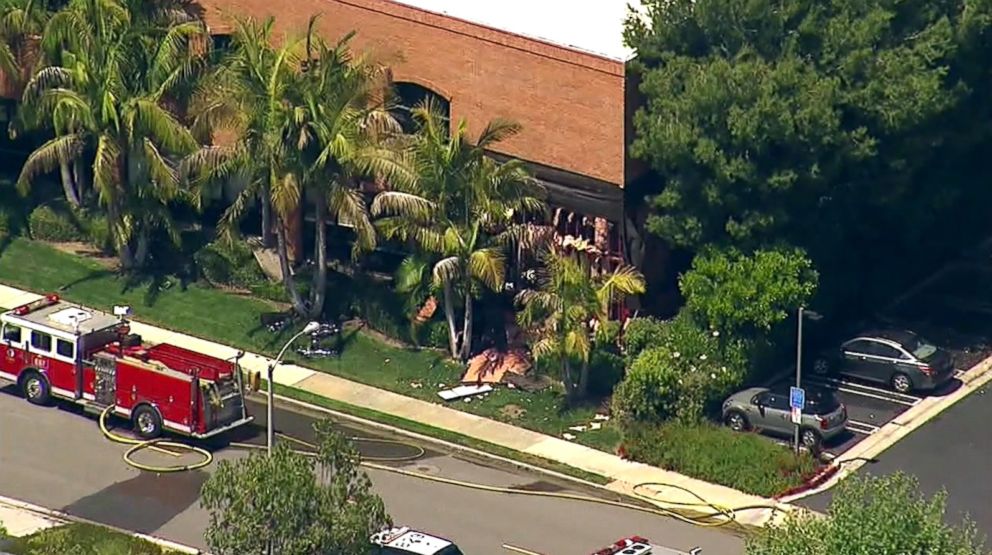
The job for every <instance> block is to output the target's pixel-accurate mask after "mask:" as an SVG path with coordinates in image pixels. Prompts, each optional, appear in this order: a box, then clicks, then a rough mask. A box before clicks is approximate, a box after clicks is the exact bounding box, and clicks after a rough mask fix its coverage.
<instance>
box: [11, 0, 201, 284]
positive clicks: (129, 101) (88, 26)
mask: <svg viewBox="0 0 992 555" xmlns="http://www.w3.org/2000/svg"><path fill="white" fill-rule="evenodd" d="M153 30H154V35H150V34H149V33H151V32H152V31H153ZM205 33H206V30H205V28H204V26H203V24H202V23H200V22H198V21H187V22H183V23H171V22H162V23H161V24H157V25H156V24H153V23H152V22H151V21H148V20H145V19H140V18H139V19H137V20H135V19H134V18H133V17H132V13H131V12H130V11H129V10H128V9H127V6H126V5H125V4H124V3H122V2H121V1H119V0H78V1H73V2H71V3H70V4H69V5H68V6H67V7H66V8H64V9H62V10H60V11H59V12H57V13H55V14H54V15H53V16H52V17H51V19H50V20H49V21H48V24H47V26H46V28H45V32H44V36H43V40H42V44H43V50H44V52H45V57H46V62H48V63H46V64H45V65H44V66H43V67H41V68H40V69H39V70H38V71H37V72H35V74H34V76H33V77H32V78H31V80H30V81H29V82H28V84H27V85H26V86H25V89H24V94H23V102H24V108H25V109H26V110H27V112H28V121H30V122H33V123H34V124H35V125H43V124H44V125H49V126H50V127H51V128H52V130H53V131H54V134H55V137H54V138H52V139H51V140H49V141H48V142H46V143H45V144H43V145H41V146H40V147H39V148H38V149H37V150H35V151H34V152H33V153H31V155H30V156H29V157H28V160H27V162H26V163H25V165H24V167H23V169H22V170H21V175H20V177H19V179H18V186H19V188H20V189H21V191H22V192H26V191H27V189H28V188H29V187H30V185H31V182H32V180H33V179H34V178H35V177H36V176H37V175H40V174H44V173H47V172H50V171H52V170H53V169H54V168H55V167H58V166H60V165H62V164H65V163H66V162H69V161H72V162H79V165H78V168H79V169H78V171H76V172H74V173H75V175H74V176H73V177H74V182H75V189H74V191H72V192H73V193H74V194H73V195H72V196H73V198H71V199H70V200H71V201H74V202H76V203H78V202H79V201H80V200H81V199H82V198H83V196H84V195H85V192H86V179H85V177H84V172H83V171H82V168H83V167H84V166H89V169H90V170H91V172H92V176H93V181H92V183H93V188H94V191H95V192H96V193H97V195H98V201H99V204H100V205H102V206H103V207H104V208H105V209H106V212H107V217H108V223H109V225H110V231H111V238H112V240H113V243H114V246H115V249H116V251H117V254H118V256H119V258H120V263H121V268H122V270H124V271H131V270H134V269H137V268H139V267H141V266H143V265H144V263H145V261H146V259H147V256H148V253H149V244H150V240H151V234H152V232H153V231H154V230H155V229H156V228H164V229H165V231H166V232H168V233H169V235H170V236H171V237H172V238H173V239H174V240H178V239H177V234H176V232H175V228H174V226H173V225H172V221H171V218H170V215H169V210H168V207H169V204H170V203H172V202H173V201H176V200H179V199H181V198H182V197H183V194H182V190H181V188H180V186H179V179H178V174H177V160H178V159H179V158H180V157H182V156H186V155H189V154H191V153H193V152H195V151H196V149H197V148H198V144H197V142H196V141H195V140H194V138H193V135H192V133H191V132H190V130H189V129H188V128H187V127H186V126H185V125H183V123H182V122H181V121H180V120H179V119H178V118H177V116H176V115H175V114H174V113H172V112H170V111H169V110H168V109H167V108H166V107H165V106H164V101H165V99H166V97H167V95H168V94H169V92H170V90H172V89H173V88H174V87H176V86H177V85H179V84H180V83H183V82H184V81H185V80H187V79H189V78H190V77H191V76H193V75H194V74H195V73H196V69H197V67H199V66H200V65H201V64H202V61H203V59H204V55H203V54H204V53H203V52H202V49H200V48H198V47H197V44H199V43H200V41H202V40H203V37H204V36H205ZM150 36H153V37H154V38H155V40H151V39H150V38H149V37H150ZM53 60H54V62H53ZM68 193H70V191H68V190H67V194H68Z"/></svg>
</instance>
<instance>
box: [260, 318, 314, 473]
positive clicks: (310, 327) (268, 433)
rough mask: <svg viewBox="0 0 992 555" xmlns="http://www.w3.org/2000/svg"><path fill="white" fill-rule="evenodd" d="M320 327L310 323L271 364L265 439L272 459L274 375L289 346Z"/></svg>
mask: <svg viewBox="0 0 992 555" xmlns="http://www.w3.org/2000/svg"><path fill="white" fill-rule="evenodd" d="M319 327H320V323H319V322H310V323H308V324H307V325H306V326H304V328H303V329H302V330H300V332H299V333H297V334H296V335H294V336H293V337H290V338H289V341H287V342H286V344H285V345H283V346H282V350H280V351H279V355H278V356H277V357H276V359H275V360H273V361H272V362H270V363H269V373H268V375H269V402H268V403H267V405H268V406H266V420H267V424H268V430H267V431H266V434H265V439H266V441H265V445H266V447H267V453H268V455H269V456H270V457H271V456H272V446H273V445H274V444H275V441H274V440H275V427H274V426H273V425H272V418H273V412H274V411H273V410H272V407H273V406H274V405H275V389H274V387H273V385H272V374H274V373H275V370H276V366H278V365H279V363H281V362H282V356H283V355H284V354H286V349H288V348H289V346H290V345H292V344H293V342H294V341H296V340H297V339H299V338H300V337H301V336H303V335H306V334H308V333H313V332H315V331H317V328H319Z"/></svg>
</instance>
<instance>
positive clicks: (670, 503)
mask: <svg viewBox="0 0 992 555" xmlns="http://www.w3.org/2000/svg"><path fill="white" fill-rule="evenodd" d="M37 298H40V295H37V294H34V293H30V292H28V291H23V290H20V289H15V288H12V287H7V286H4V285H0V307H7V308H12V307H15V306H19V305H21V304H24V303H27V302H31V301H33V300H35V299H37ZM139 316H140V315H139ZM131 329H132V330H133V331H134V332H135V333H137V334H140V335H141V336H142V337H143V338H144V339H146V340H148V341H150V342H153V343H158V342H166V343H174V344H177V345H182V346H184V347H186V348H189V349H192V350H194V351H199V352H201V353H204V354H209V355H211V356H215V357H218V358H225V359H226V358H231V357H233V356H235V354H236V353H237V349H234V348H232V347H229V346H226V345H221V344H218V343H214V342H211V341H206V340H204V339H200V338H197V337H192V336H189V335H184V334H181V333H177V332H173V331H169V330H165V329H162V328H157V327H154V326H149V325H146V324H141V323H140V322H138V321H136V320H132V321H131ZM269 361H270V359H269V358H267V357H265V356H262V355H259V354H256V353H246V354H245V356H244V357H243V358H242V359H241V365H242V367H243V368H244V369H245V370H248V371H257V372H260V373H261V375H262V376H265V372H266V367H267V365H268V363H269ZM274 381H275V382H276V383H278V384H280V385H284V386H288V387H293V388H296V389H300V390H303V391H307V392H309V393H312V394H316V395H320V396H323V397H326V398H330V399H333V400H336V401H340V402H343V403H347V404H350V405H354V406H358V407H363V408H366V409H372V410H375V411H378V412H382V413H386V414H391V415H393V416H397V417H401V418H405V419H407V420H412V421H415V422H421V423H423V424H426V425H429V426H433V427H435V428H440V429H443V430H448V431H451V432H456V433H459V434H462V435H466V436H469V437H473V438H476V439H478V440H481V441H485V442H488V443H492V444H495V445H499V446H501V447H505V448H509V449H513V450H516V451H521V452H523V453H527V454H530V455H536V456H539V457H543V458H545V459H548V460H551V461H555V462H558V463H562V464H566V465H568V466H571V467H574V468H578V469H581V470H584V471H586V472H592V473H594V474H599V475H601V476H605V477H607V478H609V479H611V480H613V481H612V482H610V483H609V484H608V485H607V486H606V488H607V489H609V490H612V491H614V492H618V493H623V494H627V495H634V496H638V494H639V496H640V497H642V498H648V499H650V501H652V502H653V503H655V504H656V505H658V506H659V507H662V508H668V509H673V510H680V511H684V510H685V509H686V508H687V506H688V507H692V506H693V505H697V504H698V503H699V498H696V497H694V496H692V495H690V494H688V493H686V492H685V491H684V490H689V491H691V492H693V493H694V494H696V495H698V496H699V497H701V498H702V499H704V500H705V501H706V502H708V503H712V504H715V505H718V506H721V507H727V508H731V509H736V508H743V507H755V506H758V508H752V509H744V510H738V511H736V520H737V522H739V523H741V524H746V525H752V526H763V525H765V524H768V523H769V522H773V521H774V522H777V521H780V520H781V519H782V518H783V517H784V515H785V514H786V513H787V512H790V511H792V510H796V509H799V508H798V507H796V506H793V505H788V504H785V503H780V502H777V501H775V500H772V499H765V498H762V497H758V496H755V495H749V494H746V493H743V492H740V491H737V490H735V489H732V488H728V487H724V486H720V485H716V484H711V483H709V482H704V481H701V480H696V479H693V478H689V477H687V476H684V475H682V474H678V473H675V472H670V471H667V470H662V469H660V468H656V467H653V466H649V465H646V464H641V463H636V462H632V461H627V460H624V459H621V458H620V457H618V456H616V455H612V454H609V453H605V452H603V451H599V450H597V449H592V448H590V447H585V446H583V445H578V444H575V443H572V442H569V441H566V440H564V439H559V438H556V437H551V436H547V435H544V434H540V433H537V432H533V431H530V430H525V429H523V428H519V427H516V426H511V425H509V424H505V423H502V422H498V421H496V420H492V419H489V418H483V417H481V416H476V415H473V414H469V413H465V412H461V411H458V410H455V409H451V408H448V407H446V406H443V405H440V404H435V403H430V402H426V401H421V400H419V399H413V398H410V397H405V396H402V395H399V394H396V393H392V392H390V391H386V390H383V389H379V388H376V387H371V386H367V385H364V384H360V383H357V382H353V381H349V380H345V379H342V378H338V377H336V376H332V375H329V374H325V373H322V372H317V371H314V370H310V369H307V368H303V367H300V366H296V365H290V364H287V365H281V366H279V367H278V368H277V370H276V373H275V379H274ZM635 490H636V491H635ZM771 507H775V509H772V508H771ZM803 510H805V509H803ZM697 512H701V513H708V512H711V509H706V508H704V507H698V511H697Z"/></svg>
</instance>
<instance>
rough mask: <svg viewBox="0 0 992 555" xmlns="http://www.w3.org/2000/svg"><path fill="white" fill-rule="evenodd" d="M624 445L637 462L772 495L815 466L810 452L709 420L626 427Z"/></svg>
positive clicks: (815, 467)
mask: <svg viewBox="0 0 992 555" xmlns="http://www.w3.org/2000/svg"><path fill="white" fill-rule="evenodd" d="M623 446H624V449H625V450H626V451H627V455H628V456H629V457H630V458H631V459H633V460H636V461H639V462H643V463H646V464H650V465H654V466H658V467H661V468H664V469H667V470H672V471H674V472H678V473H681V474H685V475H687V476H691V477H693V478H698V479H700V480H706V481H707V482H715V483H717V484H722V485H725V486H728V487H732V488H735V489H738V490H741V491H744V492H747V493H752V494H755V495H761V496H764V497H770V496H773V495H777V494H779V493H782V492H784V491H785V490H787V489H789V488H791V487H794V486H797V485H799V484H801V483H802V482H803V481H804V480H805V479H807V478H809V477H810V476H812V474H813V473H814V472H815V471H816V469H817V463H816V461H815V460H814V459H813V458H812V457H810V456H809V455H808V454H806V453H803V454H801V455H800V456H798V457H797V456H796V455H795V454H793V453H792V451H790V450H789V449H787V448H785V447H782V446H781V445H779V444H777V443H775V442H772V441H769V440H768V439H767V438H763V437H761V436H759V435H757V434H752V433H737V432H733V431H731V430H729V429H728V428H723V427H719V426H715V425H713V424H709V423H684V422H678V421H673V422H669V423H666V424H662V425H658V426H653V425H643V424H642V425H635V426H626V427H625V428H624V431H623Z"/></svg>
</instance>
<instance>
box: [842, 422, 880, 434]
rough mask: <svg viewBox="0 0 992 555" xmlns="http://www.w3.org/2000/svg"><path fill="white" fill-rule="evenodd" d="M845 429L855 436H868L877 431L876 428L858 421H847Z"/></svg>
mask: <svg viewBox="0 0 992 555" xmlns="http://www.w3.org/2000/svg"><path fill="white" fill-rule="evenodd" d="M847 429H848V430H850V431H852V432H854V433H856V434H861V435H866V436H870V435H871V434H873V433H875V432H877V431H878V426H875V425H874V424H869V423H867V422H860V421H858V420H848V421H847Z"/></svg>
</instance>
